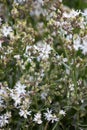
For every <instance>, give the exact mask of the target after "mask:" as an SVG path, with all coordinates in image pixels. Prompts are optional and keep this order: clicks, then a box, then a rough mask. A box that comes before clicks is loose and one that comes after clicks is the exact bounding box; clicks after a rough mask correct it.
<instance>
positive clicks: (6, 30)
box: [2, 26, 13, 37]
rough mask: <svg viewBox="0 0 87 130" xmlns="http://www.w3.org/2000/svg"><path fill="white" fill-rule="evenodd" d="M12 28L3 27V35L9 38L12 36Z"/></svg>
mask: <svg viewBox="0 0 87 130" xmlns="http://www.w3.org/2000/svg"><path fill="white" fill-rule="evenodd" d="M12 31H13V30H12V27H10V26H3V27H2V34H3V35H4V36H5V37H7V36H8V35H10V33H11V32H12Z"/></svg>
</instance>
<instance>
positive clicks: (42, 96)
mask: <svg viewBox="0 0 87 130" xmlns="http://www.w3.org/2000/svg"><path fill="white" fill-rule="evenodd" d="M46 97H47V93H46V92H42V93H41V99H42V100H46Z"/></svg>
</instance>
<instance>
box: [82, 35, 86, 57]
mask: <svg viewBox="0 0 87 130" xmlns="http://www.w3.org/2000/svg"><path fill="white" fill-rule="evenodd" d="M81 49H82V53H83V54H84V55H85V54H87V36H86V37H84V38H83V44H82V47H81Z"/></svg>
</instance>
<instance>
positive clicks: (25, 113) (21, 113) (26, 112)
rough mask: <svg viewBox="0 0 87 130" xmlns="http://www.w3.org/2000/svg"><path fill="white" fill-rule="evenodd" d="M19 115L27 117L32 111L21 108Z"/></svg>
mask: <svg viewBox="0 0 87 130" xmlns="http://www.w3.org/2000/svg"><path fill="white" fill-rule="evenodd" d="M19 115H20V116H23V117H24V118H27V116H28V115H29V116H30V115H31V111H28V110H25V109H20V112H19Z"/></svg>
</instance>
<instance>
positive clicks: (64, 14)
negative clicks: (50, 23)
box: [63, 9, 81, 18]
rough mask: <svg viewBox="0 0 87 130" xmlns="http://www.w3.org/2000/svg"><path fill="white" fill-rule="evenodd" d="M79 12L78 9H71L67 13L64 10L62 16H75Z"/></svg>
mask: <svg viewBox="0 0 87 130" xmlns="http://www.w3.org/2000/svg"><path fill="white" fill-rule="evenodd" d="M80 13H81V12H80V11H75V10H74V9H72V10H71V11H70V12H69V13H67V12H64V13H63V17H65V18H75V17H76V16H78V15H79V14H80Z"/></svg>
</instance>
